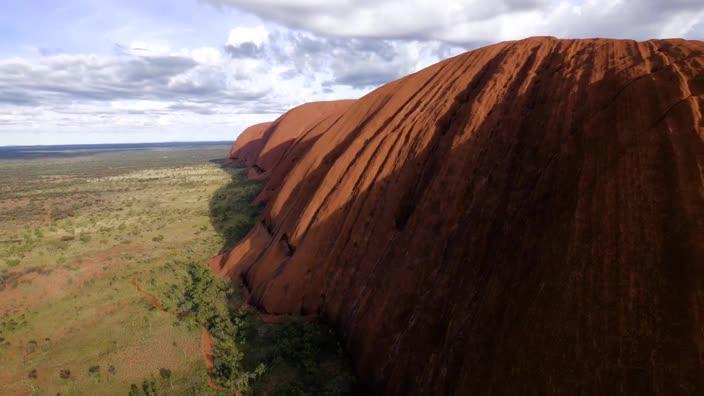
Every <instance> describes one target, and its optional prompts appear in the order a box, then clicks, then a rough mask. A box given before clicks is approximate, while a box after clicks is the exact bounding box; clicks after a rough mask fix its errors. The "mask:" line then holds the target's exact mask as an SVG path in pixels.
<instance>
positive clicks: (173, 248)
mask: <svg viewBox="0 0 704 396" xmlns="http://www.w3.org/2000/svg"><path fill="white" fill-rule="evenodd" d="M225 149H226V148H224V147H221V148H219V149H218V150H217V154H222V153H223V152H225ZM215 154H216V151H215V149H213V148H198V149H188V148H185V149H180V150H172V151H166V152H164V153H162V152H159V153H158V154H157V153H155V152H145V151H135V152H121V153H103V154H98V155H89V156H84V157H83V156H79V157H70V158H50V159H44V160H38V159H31V160H11V161H8V160H0V365H2V370H0V394H39V395H56V394H57V393H60V394H62V395H78V394H122V395H124V394H132V395H153V394H159V395H161V394H174V395H179V394H185V395H219V394H232V393H233V391H234V390H238V391H240V392H242V393H243V394H261V393H268V394H284V395H302V394H335V395H345V394H355V393H360V390H359V387H358V384H357V382H356V380H355V379H354V377H353V376H352V375H351V370H350V367H349V365H348V363H347V359H346V357H345V354H344V351H343V348H342V347H341V346H340V344H339V343H338V341H337V337H336V336H335V333H334V332H333V331H332V329H330V328H329V327H326V326H324V325H321V324H319V323H316V322H306V321H304V320H303V319H301V318H297V317H291V318H290V320H288V321H287V322H286V323H285V324H283V325H276V324H267V323H264V322H262V321H261V320H260V319H259V318H258V316H257V315H256V314H252V313H250V312H249V311H248V310H244V309H242V301H241V299H240V297H239V290H238V287H239V286H238V285H233V284H232V283H231V282H229V281H225V280H223V279H220V278H218V277H216V276H215V275H213V274H212V273H211V272H210V271H209V270H208V269H207V268H206V267H205V266H204V263H205V262H206V260H207V259H208V258H210V257H211V256H212V255H214V254H216V253H217V252H218V251H219V250H221V249H222V248H223V247H229V246H231V245H232V244H234V243H235V242H236V241H238V240H239V239H240V238H242V237H243V236H244V235H245V234H246V233H247V232H248V230H249V229H250V228H251V226H252V225H253V224H254V222H255V220H256V218H257V216H258V214H259V213H260V211H261V207H255V206H252V205H251V202H252V200H253V199H254V197H255V196H256V195H257V194H258V192H259V191H260V189H261V187H262V185H261V183H258V182H249V181H246V180H245V177H244V171H243V170H241V169H221V168H220V167H219V166H218V165H217V164H216V163H211V162H209V161H208V160H209V159H210V158H213V157H214V156H215ZM203 328H206V329H207V330H208V333H209V334H210V336H211V339H212V343H213V351H212V352H213V355H214V367H213V369H212V370H210V371H209V370H208V368H207V367H206V364H205V362H204V359H203V353H202V348H201V335H202V334H201V332H202V329H203ZM209 377H211V378H212V380H213V381H214V382H215V384H216V385H217V387H219V389H214V388H213V387H211V386H210V385H209V383H208V378H209Z"/></svg>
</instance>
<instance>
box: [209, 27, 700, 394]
mask: <svg viewBox="0 0 704 396" xmlns="http://www.w3.org/2000/svg"><path fill="white" fill-rule="evenodd" d="M313 106H317V107H316V108H318V107H325V105H323V104H315V105H313ZM332 107H334V109H331V111H329V112H325V114H322V113H315V114H308V113H305V112H303V111H301V110H300V109H296V110H293V111H291V112H290V113H288V114H287V115H285V116H284V117H282V119H280V120H279V121H277V122H276V123H274V124H272V125H271V126H269V127H268V128H267V129H266V131H265V132H263V133H259V132H256V133H255V132H252V133H251V135H252V136H249V135H250V134H249V133H248V134H246V135H243V136H242V137H241V138H240V140H239V141H238V142H237V143H236V144H235V150H234V151H233V156H234V157H238V158H239V157H242V159H243V160H244V163H245V164H246V165H248V166H250V167H252V168H253V169H257V170H256V175H253V176H257V175H259V174H261V173H266V174H265V176H266V177H268V184H267V186H266V187H265V190H264V192H263V193H262V196H260V200H262V201H266V202H267V206H266V209H265V213H264V214H263V216H262V219H261V223H260V224H259V225H257V226H256V227H255V228H254V229H253V230H252V231H251V232H250V234H249V235H248V237H247V238H245V239H244V240H243V241H242V242H241V243H240V244H239V245H238V246H236V247H234V248H233V250H232V251H231V252H227V253H226V254H225V255H224V256H223V257H222V259H221V260H220V261H219V262H217V263H215V264H214V266H215V267H216V268H217V269H218V270H219V271H221V272H222V273H224V274H227V275H229V276H232V277H233V278H240V279H242V280H243V282H244V283H245V284H246V285H247V287H248V288H249V289H250V291H251V299H252V301H251V302H252V303H253V304H255V305H257V306H258V307H259V308H261V309H262V310H264V311H266V312H269V313H273V314H275V313H306V314H307V313H317V314H319V315H320V316H322V317H324V318H326V319H327V320H329V321H330V322H331V323H333V324H334V325H335V326H336V327H337V329H339V331H340V333H341V335H342V336H343V338H344V340H345V342H346V345H347V347H348V348H349V350H350V352H351V353H352V355H353V359H354V362H355V366H356V369H357V371H358V373H359V375H360V377H361V378H362V379H363V380H364V381H366V382H367V383H368V384H369V385H370V387H371V389H372V390H374V391H376V392H385V393H389V394H428V393H432V394H448V393H452V392H455V393H456V394H490V393H491V394H545V393H565V394H573V393H586V394H605V393H610V394H611V393H613V394H663V395H666V394H702V393H704V118H703V117H702V108H704V43H702V42H698V41H684V40H653V41H647V42H635V41H625V40H624V41H616V40H600V39H595V40H557V39H553V38H533V39H528V40H523V41H519V42H507V43H501V44H497V45H493V46H489V47H485V48H482V49H479V50H476V51H472V52H469V53H466V54H463V55H460V56H457V57H454V58H451V59H448V60H446V61H443V62H441V63H438V64H436V65H434V66H431V67H429V68H427V69H425V70H422V71H420V72H418V73H415V74H412V75H410V76H407V77H405V78H403V79H401V80H398V81H395V82H392V83H390V84H387V85H385V86H383V87H381V88H379V89H377V90H375V91H374V92H372V93H370V94H369V95H367V96H365V97H363V98H361V99H359V100H357V101H354V102H342V103H337V104H334V105H333V106H332ZM287 119H290V121H291V122H287V123H286V125H284V122H285V121H286V120H287ZM246 139H249V140H253V141H256V146H252V147H254V148H253V150H252V153H254V154H253V155H250V154H247V156H246V157H245V155H244V154H243V153H244V152H246V151H244V149H243V148H242V146H244V145H246ZM252 144H255V143H252ZM238 147H239V149H238ZM255 157H256V159H254V158H255Z"/></svg>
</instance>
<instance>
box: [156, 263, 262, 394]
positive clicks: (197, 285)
mask: <svg viewBox="0 0 704 396" xmlns="http://www.w3.org/2000/svg"><path fill="white" fill-rule="evenodd" d="M167 268H169V269H171V270H173V271H177V270H176V269H177V268H178V269H179V270H181V271H184V270H185V274H182V277H181V279H180V281H179V282H177V283H174V284H172V285H171V287H170V289H169V292H168V293H166V294H165V299H162V301H164V302H165V303H164V304H165V306H167V307H170V308H171V309H173V310H175V313H176V314H177V315H178V317H179V318H181V319H182V320H188V319H190V320H192V321H193V322H194V323H196V324H198V325H199V326H202V327H204V328H205V329H207V331H208V334H210V337H211V339H212V340H213V355H214V361H213V363H214V367H213V369H212V371H211V375H212V376H213V379H214V380H215V382H216V383H217V384H218V385H219V386H221V387H224V388H232V389H236V390H239V391H241V392H247V391H249V389H250V384H251V383H252V381H253V380H254V379H256V378H257V377H259V376H260V375H261V374H262V373H263V372H264V366H263V365H259V366H258V367H256V369H255V370H253V371H247V370H246V369H245V368H244V366H243V365H242V360H243V357H244V356H243V353H242V352H241V350H240V345H242V344H244V343H245V342H246V339H245V335H244V327H245V326H244V324H245V317H246V313H245V312H243V311H239V310H233V309H231V305H230V302H231V301H232V298H233V295H234V293H235V292H234V288H233V286H232V284H231V282H229V281H226V280H223V279H217V278H215V277H214V276H213V275H212V274H211V272H210V270H209V269H208V268H207V267H205V266H203V265H200V264H195V263H189V264H180V263H174V264H172V265H171V266H168V267H167Z"/></svg>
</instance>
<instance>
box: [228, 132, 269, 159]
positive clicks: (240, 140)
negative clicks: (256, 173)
mask: <svg viewBox="0 0 704 396" xmlns="http://www.w3.org/2000/svg"><path fill="white" fill-rule="evenodd" d="M271 124H272V123H271V122H263V123H261V124H256V125H252V126H251V127H249V128H247V129H245V130H244V131H242V133H241V134H240V135H239V136H238V137H237V140H235V143H234V144H233V145H232V148H231V149H230V152H229V153H228V155H227V157H228V159H230V160H233V161H236V162H239V163H240V164H242V165H245V166H248V167H251V166H253V165H254V161H255V160H256V159H257V157H258V156H259V152H260V151H262V148H263V147H264V144H265V143H266V138H265V137H264V133H265V132H266V131H267V129H269V127H270V126H271Z"/></svg>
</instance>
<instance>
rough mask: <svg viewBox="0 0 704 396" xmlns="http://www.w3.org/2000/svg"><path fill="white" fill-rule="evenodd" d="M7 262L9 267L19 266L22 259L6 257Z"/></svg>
mask: <svg viewBox="0 0 704 396" xmlns="http://www.w3.org/2000/svg"><path fill="white" fill-rule="evenodd" d="M5 264H7V266H8V267H17V266H18V265H20V260H19V259H6V260H5Z"/></svg>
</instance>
